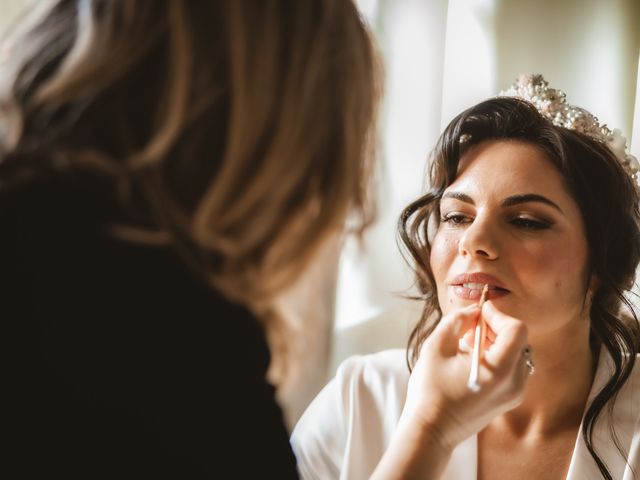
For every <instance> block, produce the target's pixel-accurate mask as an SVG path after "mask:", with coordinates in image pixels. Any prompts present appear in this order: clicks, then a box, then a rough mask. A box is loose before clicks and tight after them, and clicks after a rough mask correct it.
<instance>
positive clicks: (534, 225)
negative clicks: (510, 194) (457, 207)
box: [440, 213, 551, 231]
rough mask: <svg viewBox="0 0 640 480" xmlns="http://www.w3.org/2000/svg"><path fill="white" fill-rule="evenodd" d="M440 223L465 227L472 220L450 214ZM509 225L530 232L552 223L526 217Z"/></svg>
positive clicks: (516, 218) (542, 228)
mask: <svg viewBox="0 0 640 480" xmlns="http://www.w3.org/2000/svg"><path fill="white" fill-rule="evenodd" d="M440 222H442V223H449V224H451V225H454V226H459V225H464V224H465V223H470V220H469V218H468V217H467V216H466V215H462V214H460V213H449V214H447V215H443V216H442V217H441V218H440ZM509 223H511V224H512V225H514V226H516V227H518V228H520V229H522V230H528V231H538V230H546V229H548V228H549V227H551V222H548V221H546V220H536V219H533V218H526V217H515V218H512V219H511V220H509Z"/></svg>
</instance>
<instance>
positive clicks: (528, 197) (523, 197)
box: [442, 191, 564, 215]
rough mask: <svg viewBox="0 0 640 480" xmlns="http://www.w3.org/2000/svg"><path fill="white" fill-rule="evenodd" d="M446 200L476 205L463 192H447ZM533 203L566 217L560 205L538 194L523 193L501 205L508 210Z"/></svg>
mask: <svg viewBox="0 0 640 480" xmlns="http://www.w3.org/2000/svg"><path fill="white" fill-rule="evenodd" d="M445 198H453V199H455V200H460V201H461V202H464V203H468V204H470V205H475V204H476V202H474V201H473V198H471V197H470V196H469V195H467V194H466V193H462V192H455V191H453V192H445V193H444V195H442V200H444V199H445ZM531 202H537V203H544V204H545V205H549V206H551V207H553V208H555V209H556V210H558V211H559V212H560V213H562V214H563V215H564V212H563V211H562V209H561V208H560V207H559V206H558V204H556V203H555V202H553V201H551V200H549V199H548V198H547V197H544V196H542V195H538V194H537V193H523V194H520V195H512V196H510V197H507V198H505V199H504V200H503V201H502V204H501V205H502V207H505V208H506V207H512V206H514V205H519V204H521V203H531Z"/></svg>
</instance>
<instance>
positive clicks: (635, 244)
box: [398, 98, 640, 479]
mask: <svg viewBox="0 0 640 480" xmlns="http://www.w3.org/2000/svg"><path fill="white" fill-rule="evenodd" d="M505 138H506V139H517V140H520V141H524V142H529V143H531V144H533V145H536V146H538V147H539V148H541V149H542V151H544V152H545V154H546V155H547V157H548V158H549V159H550V161H551V162H552V163H553V164H554V166H555V167H556V168H557V169H558V171H559V172H560V174H561V175H562V176H563V178H564V180H565V183H566V185H567V186H568V189H569V192H570V194H571V195H572V197H573V198H574V199H575V201H576V203H577V204H578V207H579V208H580V211H581V213H582V218H583V221H584V224H585V231H586V237H587V244H588V248H589V257H588V275H587V278H590V277H591V275H595V276H596V278H597V279H598V288H597V291H596V293H595V296H594V298H593V303H592V306H591V312H590V318H591V343H592V348H594V349H597V348H600V347H604V348H605V349H606V350H607V351H608V353H609V354H610V356H611V358H612V359H613V363H614V365H615V372H614V374H613V376H612V377H611V379H610V380H609V382H608V383H607V384H606V385H605V387H604V388H603V390H602V391H601V392H599V393H598V395H597V396H596V397H595V399H594V401H593V402H592V404H591V405H590V406H589V408H588V410H587V413H586V415H585V421H584V422H583V426H582V432H583V437H584V439H585V442H586V445H587V447H588V449H589V451H590V452H591V455H592V456H593V458H594V460H595V461H596V463H597V465H598V467H599V469H600V471H601V473H602V476H603V478H607V479H610V478H611V475H610V473H609V471H608V470H607V467H606V465H605V464H604V463H603V462H602V460H601V459H600V457H599V456H598V455H597V453H596V452H595V449H594V447H593V442H592V436H593V428H594V425H595V422H596V420H597V418H598V416H599V415H600V413H601V411H602V410H603V408H604V406H605V404H607V403H608V404H609V407H611V405H612V402H613V400H615V396H616V394H617V392H618V391H620V389H621V388H622V386H623V385H624V383H625V382H626V381H627V379H628V378H629V375H630V374H631V370H632V368H633V365H634V362H635V358H636V354H637V353H638V320H637V318H636V317H635V313H634V310H633V307H632V305H631V304H630V302H629V301H628V299H627V298H626V297H625V295H624V294H625V292H629V291H630V289H631V287H632V286H633V282H634V278H635V271H636V267H637V266H638V263H640V212H639V210H638V206H639V196H638V189H637V187H636V185H634V181H633V180H632V179H631V177H630V176H629V175H628V174H627V173H626V171H625V170H624V169H623V167H622V165H621V164H620V162H619V161H618V160H617V158H616V157H615V155H614V154H613V152H612V151H611V150H610V149H609V148H608V147H607V146H605V145H604V144H602V143H600V142H598V141H596V140H593V139H592V138H590V137H588V136H586V135H583V134H581V133H578V132H575V131H572V130H567V129H564V128H561V127H556V126H555V125H553V124H552V123H551V122H550V121H548V120H547V119H545V118H544V117H543V116H542V115H541V114H540V113H539V112H538V111H537V110H536V109H535V107H534V106H533V105H531V104H529V103H528V102H525V101H522V100H519V99H516V98H494V99H490V100H486V101H484V102H481V103H479V104H478V105H475V106H473V107H471V108H469V109H468V110H465V111H464V112H462V113H461V114H460V115H458V116H457V117H456V118H455V119H453V120H452V121H451V123H450V124H449V125H448V126H447V128H446V129H445V130H444V132H443V133H442V135H441V136H440V138H439V140H438V143H437V145H436V147H435V149H434V151H433V152H432V156H431V178H430V181H431V183H430V189H429V191H428V192H427V193H426V194H425V195H423V196H422V197H421V198H419V199H417V200H416V201H414V202H413V203H411V204H410V205H409V206H407V207H406V208H405V209H404V211H403V212H402V215H401V217H400V220H399V223H398V229H399V235H400V237H401V239H402V241H403V243H404V245H405V247H406V249H407V251H408V253H409V255H410V257H411V259H412V260H413V262H411V264H412V266H413V267H414V269H415V272H416V279H417V287H418V290H419V292H420V299H421V300H423V301H424V302H425V306H424V309H423V312H422V317H421V319H420V321H419V322H418V324H417V325H416V327H415V328H414V329H413V331H412V333H411V336H410V339H409V350H408V352H407V355H408V356H407V361H408V363H409V366H410V367H411V366H412V365H413V364H414V363H415V361H416V360H417V355H418V353H419V351H420V346H421V345H422V343H423V342H424V341H425V339H426V338H427V337H428V336H429V334H430V333H431V332H432V331H433V329H434V328H435V326H436V325H437V323H438V322H439V321H440V318H441V316H442V311H441V310H440V306H439V304H438V297H437V292H436V286H435V285H436V284H435V279H434V276H433V272H432V271H431V267H430V262H429V257H430V252H431V243H430V240H431V239H430V233H431V232H432V231H433V230H432V229H433V228H434V227H436V226H437V225H438V224H439V221H440V217H439V206H440V199H441V198H442V194H443V193H444V191H445V189H446V188H447V187H448V186H449V185H451V183H453V181H454V180H455V178H456V176H457V173H458V163H459V161H460V157H461V156H462V155H463V154H464V152H465V151H467V150H468V149H469V148H470V147H472V146H473V145H477V144H478V143H480V142H482V141H484V140H487V139H505ZM587 283H588V282H586V281H585V298H586V294H587V292H586V285H587ZM629 316H632V317H633V318H632V320H631V321H629V318H628V317H629ZM610 400H612V402H609V401H610ZM612 437H613V440H614V442H616V437H615V432H612ZM616 445H618V446H619V443H616ZM619 450H620V451H621V453H623V455H624V452H622V450H621V449H620V448H619ZM624 456H625V458H626V455H624Z"/></svg>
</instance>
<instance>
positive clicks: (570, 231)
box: [431, 140, 590, 337]
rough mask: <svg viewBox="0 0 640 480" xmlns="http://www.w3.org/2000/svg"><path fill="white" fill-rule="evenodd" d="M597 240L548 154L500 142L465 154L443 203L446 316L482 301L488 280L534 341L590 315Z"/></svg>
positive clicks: (439, 243) (439, 255)
mask: <svg viewBox="0 0 640 480" xmlns="http://www.w3.org/2000/svg"><path fill="white" fill-rule="evenodd" d="M587 257H588V246H587V241H586V238H585V233H584V225H583V220H582V216H581V213H580V210H579V209H578V205H577V204H576V202H575V201H574V200H573V198H572V197H571V196H570V195H569V193H568V191H567V189H566V187H565V185H564V182H563V179H562V176H561V175H560V173H559V172H558V171H557V170H556V169H555V167H554V166H553V164H552V163H551V162H550V160H549V159H548V158H547V157H546V155H545V154H544V152H543V151H541V150H540V149H538V148H537V147H536V146H535V145H532V144H529V143H523V142H519V141H507V140H490V141H485V142H483V143H480V144H478V145H476V146H474V147H472V148H471V149H470V150H469V151H468V152H466V153H465V155H464V156H463V157H462V158H461V160H460V167H459V170H458V176H457V178H456V180H455V181H454V182H453V183H452V184H451V185H450V186H449V187H448V188H447V189H446V191H445V193H444V195H443V197H442V200H441V203H440V226H439V228H438V230H437V233H436V234H435V237H434V239H433V242H432V251H431V267H432V270H433V274H434V276H435V280H436V283H437V289H438V299H439V302H440V307H441V309H442V311H443V313H444V314H446V313H448V312H450V311H452V310H456V309H458V308H460V307H463V306H465V305H468V304H469V303H472V302H477V300H478V298H479V296H480V291H481V289H482V287H483V284H485V283H488V284H489V285H490V291H489V298H490V299H492V300H493V302H494V304H495V305H496V307H497V308H499V309H500V310H501V311H503V312H504V313H506V314H509V315H511V316H514V317H517V318H520V319H521V320H523V321H524V322H525V323H526V324H527V325H528V327H529V334H530V337H532V336H535V335H536V334H543V333H544V334H548V333H550V332H553V331H554V330H558V329H561V328H563V327H567V326H570V324H571V323H572V322H578V321H581V320H582V319H583V318H584V315H585V309H584V298H585V291H586V289H587V288H588V287H589V283H590V282H589V280H588V278H587V276H588V273H587Z"/></svg>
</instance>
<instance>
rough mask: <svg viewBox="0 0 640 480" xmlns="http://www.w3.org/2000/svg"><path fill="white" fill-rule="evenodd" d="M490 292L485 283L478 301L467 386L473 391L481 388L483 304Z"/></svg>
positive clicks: (483, 332)
mask: <svg viewBox="0 0 640 480" xmlns="http://www.w3.org/2000/svg"><path fill="white" fill-rule="evenodd" d="M488 292H489V285H487V284H485V286H484V288H483V289H482V294H481V295H480V301H479V302H478V308H479V309H480V313H479V314H478V321H477V322H476V332H475V338H474V339H473V352H472V353H471V372H470V373H469V381H468V382H467V388H469V390H471V391H472V392H477V391H479V390H480V383H479V379H478V377H479V375H480V361H481V360H482V349H483V347H484V337H485V335H486V326H485V323H484V320H483V319H482V305H484V302H485V301H486V300H487V293H488Z"/></svg>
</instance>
